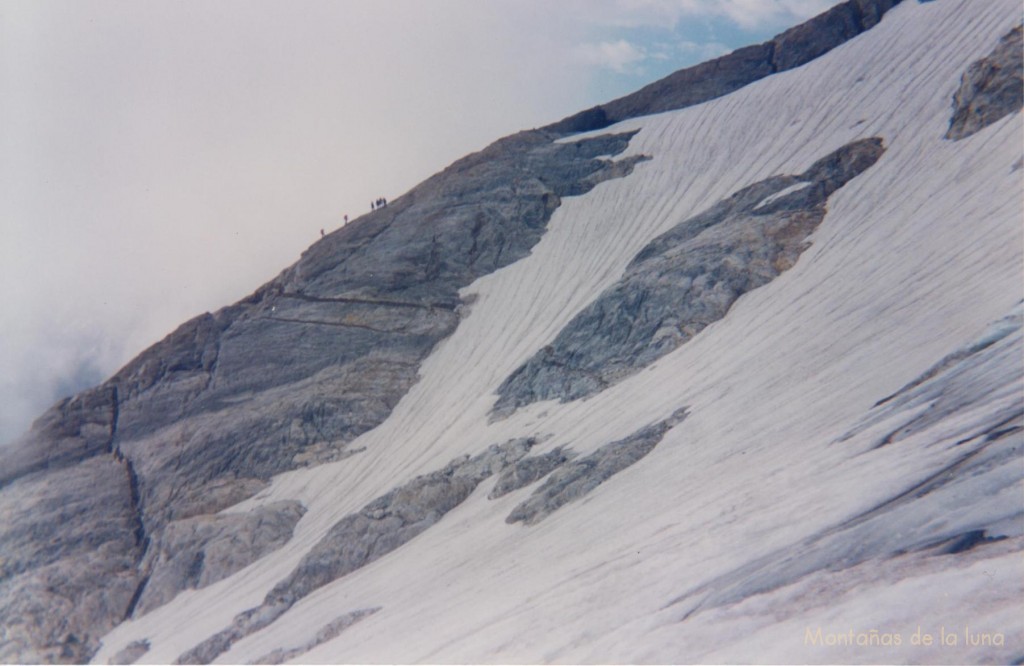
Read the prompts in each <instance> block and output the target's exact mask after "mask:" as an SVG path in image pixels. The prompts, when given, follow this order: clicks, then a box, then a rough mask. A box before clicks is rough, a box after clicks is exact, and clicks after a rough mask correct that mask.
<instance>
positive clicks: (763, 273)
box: [494, 138, 884, 417]
mask: <svg viewBox="0 0 1024 666" xmlns="http://www.w3.org/2000/svg"><path fill="white" fill-rule="evenodd" d="M883 151H884V148H883V147H882V141H881V139H878V138H874V139H864V140H861V141H856V142H853V143H851V144H848V145H846V146H844V147H843V148H841V149H839V150H837V151H836V152H834V153H832V154H830V155H827V156H825V157H823V158H822V159H821V160H819V161H818V162H816V163H814V164H813V165H812V166H811V168H810V169H808V170H807V171H806V172H805V173H803V174H800V175H797V176H773V177H771V178H768V179H766V180H763V181H761V182H758V183H755V184H753V185H750V186H749V187H745V188H743V189H742V190H740V191H739V192H737V193H736V194H734V195H732V196H731V197H729V198H728V199H725V200H724V201H721V202H719V203H718V204H716V205H714V206H712V207H711V208H710V209H708V210H707V211H705V212H703V213H701V214H699V215H697V216H695V217H692V218H690V219H688V220H685V221H683V222H681V223H679V224H678V225H676V226H675V227H673V228H672V229H670V230H669V231H667V232H666V233H664V234H662V235H661V236H659V237H658V238H655V239H654V240H653V241H651V242H650V243H649V244H648V245H647V246H646V247H645V248H644V249H643V250H641V251H640V253H639V254H638V255H637V256H636V258H635V259H634V260H633V261H632V262H631V263H630V265H629V266H628V267H627V268H626V272H625V274H624V275H623V276H622V278H621V279H620V280H619V281H618V282H617V283H616V284H614V285H612V286H611V287H609V288H608V289H607V290H606V291H605V292H604V293H603V294H601V295H600V296H599V297H598V298H597V300H595V301H594V302H593V303H591V304H590V305H589V306H587V307H586V308H585V309H584V310H583V311H582V312H580V313H579V314H578V315H576V317H574V318H573V319H572V321H570V322H569V324H567V325H566V326H565V328H564V329H562V331H561V332H559V334H558V336H557V337H556V338H555V339H554V340H553V341H552V343H551V344H550V345H548V346H546V347H544V348H543V349H542V350H541V351H540V352H538V353H537V354H536V355H534V356H533V357H532V358H531V359H530V360H528V361H527V362H526V363H525V364H523V365H522V366H520V367H519V368H518V369H517V370H516V371H515V372H513V373H512V374H511V375H510V376H509V377H508V379H506V380H505V381H504V382H503V383H502V384H501V386H500V387H499V388H498V395H499V398H498V401H497V402H496V403H495V406H494V414H495V415H496V416H498V417H502V416H507V415H508V414H511V413H512V412H514V411H515V410H516V409H518V408H519V407H522V406H524V405H527V404H530V403H533V402H537V401H540V400H550V399H558V400H561V401H562V402H567V401H569V400H575V399H578V398H583V397H586V396H589V395H593V394H595V393H597V392H599V391H602V390H604V389H605V388H607V387H608V386H610V385H612V384H614V383H615V382H617V381H620V380H621V379H622V378H624V377H627V376H629V375H631V374H633V373H635V372H637V371H638V370H640V369H642V368H644V367H645V366H647V365H649V364H650V363H653V362H654V361H656V360H657V359H659V358H661V357H662V356H664V355H665V354H668V353H669V352H671V351H673V350H674V349H677V348H678V347H679V346H680V345H682V344H684V343H685V342H687V341H688V340H689V339H690V338H692V337H693V336H695V335H697V334H698V333H700V331H701V330H703V329H704V327H706V326H707V325H708V324H710V323H712V322H714V321H716V320H718V319H721V318H722V317H724V316H725V314H726V312H728V310H729V308H730V307H732V304H733V303H734V302H735V301H736V299H738V298H739V297H740V296H742V295H743V294H745V293H746V292H748V291H751V290H752V289H757V288H758V287H760V286H762V285H764V284H766V283H768V282H769V281H771V280H772V279H774V278H775V277H776V276H778V275H779V274H780V273H782V272H783V271H785V270H787V269H788V268H789V267H791V266H792V265H793V264H794V263H795V262H796V260H797V258H798V257H799V256H800V253H801V252H803V250H804V249H806V247H807V244H806V242H805V239H806V238H807V237H808V235H810V233H811V232H813V231H814V230H815V229H816V228H817V227H818V224H820V223H821V220H822V219H823V218H824V217H825V204H826V202H827V201H828V197H829V196H831V194H832V193H833V192H835V191H836V190H838V189H839V188H840V187H842V186H843V185H845V184H846V183H847V182H849V181H850V180H851V179H852V178H854V177H856V176H857V175H858V174H860V173H862V172H863V171H864V170H865V169H867V168H869V167H870V166H871V165H872V164H874V163H875V161H877V160H878V158H879V157H880V156H881V155H882V152H883Z"/></svg>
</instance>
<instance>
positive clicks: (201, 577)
mask: <svg viewBox="0 0 1024 666" xmlns="http://www.w3.org/2000/svg"><path fill="white" fill-rule="evenodd" d="M303 513H305V509H304V508H303V507H302V505H301V504H299V503H298V502H277V503H274V504H269V505H266V506H261V507H259V508H258V509H255V510H253V511H250V512H247V513H240V514H232V513H226V514H217V515H215V516H210V515H202V516H195V517H193V518H185V519H184V520H175V521H172V522H170V523H168V524H167V525H165V526H164V527H163V528H162V529H161V530H160V532H159V533H157V534H154V535H153V536H152V537H151V543H150V545H149V548H148V550H147V552H146V560H145V561H143V564H142V570H143V571H152V572H153V573H152V574H151V575H150V576H149V578H148V580H147V581H146V585H145V588H144V589H143V591H142V592H141V593H140V596H139V600H138V603H137V605H136V607H135V613H136V614H138V615H141V614H143V613H146V612H147V611H149V610H151V609H153V608H156V607H157V606H161V605H163V604H164V603H166V602H167V601H170V600H171V599H172V598H174V595H176V594H177V593H178V592H179V591H181V590H183V589H186V588H202V587H206V586H207V585H210V584H212V583H216V582H217V581H218V580H221V579H224V578H227V577H228V576H230V575H231V574H233V573H235V572H236V571H239V570H240V569H242V568H244V567H245V566H247V565H248V564H250V563H252V562H255V561H256V560H257V559H259V558H260V557H262V556H263V555H265V554H266V553H269V552H271V551H273V550H276V549H277V548H278V547H280V546H282V545H284V544H285V543H286V542H287V541H288V540H289V539H290V538H291V536H292V532H293V531H294V529H295V524H296V523H298V522H299V518H301V517H302V514H303Z"/></svg>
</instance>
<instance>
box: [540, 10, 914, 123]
mask: <svg viewBox="0 0 1024 666" xmlns="http://www.w3.org/2000/svg"><path fill="white" fill-rule="evenodd" d="M899 3H900V0H848V2H843V3H841V4H838V5H836V6H835V7H833V8H831V9H829V10H828V11H826V12H825V13H823V14H820V15H818V16H815V17H814V18H812V19H811V20H809V21H807V22H805V23H803V24H801V25H798V26H796V27H794V28H790V29H789V30H787V31H786V32H783V33H782V34H780V35H776V36H775V37H774V38H773V39H771V40H769V41H767V42H764V43H763V44H757V45H754V46H747V47H744V48H741V49H737V50H736V51H733V52H732V53H729V54H728V55H724V56H722V57H720V58H715V59H714V60H709V61H707V62H704V63H701V64H699V65H695V66H693V67H688V68H687V69H681V70H679V71H677V72H673V73H672V74H669V75H668V76H666V77H665V78H663V79H659V80H658V81H655V82H654V83H652V84H650V85H648V86H645V87H643V88H641V89H640V90H638V91H636V92H635V93H631V94H629V95H626V96H625V97H620V98H619V99H616V100H613V101H611V102H608V103H606V104H601V105H599V106H595V107H593V108H591V109H587V110H586V111H581V112H580V113H577V114H574V115H572V116H569V117H568V118H564V119H562V120H560V121H558V122H557V123H554V124H553V125H550V126H549V127H548V129H551V130H555V131H560V132H585V131H588V130H595V129H601V128H602V127H607V126H608V125H612V124H614V123H617V122H620V121H622V120H626V119H628V118H636V117H638V116H645V115H649V114H652V113H661V112H663V111H672V110H674V109H683V108H686V107H688V106H694V105H696V104H701V103H703V102H707V101H708V100H712V99H715V98H717V97H722V96H723V95H727V94H729V93H731V92H733V91H734V90H739V89H740V88H742V87H743V86H745V85H748V84H750V83H753V82H754V81H759V80H760V79H763V78H765V77H766V76H770V75H772V74H775V73H776V72H782V71H785V70H788V69H793V68H795V67H799V66H800V65H804V64H806V63H808V62H810V61H811V60H814V59H815V58H817V57H818V56H820V55H822V54H824V53H827V52H828V51H831V50H832V49H834V48H835V47H837V46H839V45H840V44H842V43H844V42H846V41H848V40H850V39H852V38H854V37H856V36H857V35H859V34H861V33H862V32H864V31H866V30H869V29H870V28H872V27H874V26H875V25H876V24H877V23H878V22H879V21H880V20H882V16H883V15H884V14H885V13H886V12H887V11H889V10H890V9H892V8H893V7H894V6H895V5H897V4H899Z"/></svg>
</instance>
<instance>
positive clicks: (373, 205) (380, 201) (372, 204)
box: [320, 197, 388, 238]
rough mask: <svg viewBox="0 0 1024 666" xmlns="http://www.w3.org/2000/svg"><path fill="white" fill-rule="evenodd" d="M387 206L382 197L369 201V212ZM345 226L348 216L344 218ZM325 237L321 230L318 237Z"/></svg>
mask: <svg viewBox="0 0 1024 666" xmlns="http://www.w3.org/2000/svg"><path fill="white" fill-rule="evenodd" d="M387 206H388V200H387V199H385V198H384V197H380V198H379V199H377V200H376V201H371V202H370V210H371V211H374V210H377V209H379V208H387ZM345 224H348V215H346V216H345ZM325 235H326V234H325V233H324V230H323V229H321V230H320V237H321V238H323V237H324V236H325Z"/></svg>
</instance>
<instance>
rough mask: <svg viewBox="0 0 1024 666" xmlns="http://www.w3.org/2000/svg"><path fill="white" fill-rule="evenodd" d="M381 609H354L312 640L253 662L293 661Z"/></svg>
mask: <svg viewBox="0 0 1024 666" xmlns="http://www.w3.org/2000/svg"><path fill="white" fill-rule="evenodd" d="M379 610H380V606H377V607H376V608H364V609H361V610H357V611H352V612H351V613H345V614H344V615H341V616H339V617H337V618H335V619H334V620H332V621H331V622H329V623H328V624H325V625H324V627H323V629H321V630H320V631H318V632H317V633H316V636H314V637H313V639H312V640H310V641H307V642H305V643H303V644H302V645H299V646H297V647H293V648H288V649H277V650H274V651H273V652H268V653H267V654H265V655H263V656H262V657H260V658H259V659H257V660H256V661H254V662H253V663H254V664H283V663H285V662H286V661H291V660H292V659H294V658H295V657H298V656H299V655H303V654H306V653H307V652H309V651H310V650H312V649H313V648H315V647H316V646H317V645H320V644H321V643H326V642H327V641H329V640H332V639H334V638H337V637H338V636H340V635H341V632H343V631H345V630H346V629H348V628H349V627H351V626H352V625H353V624H355V623H356V622H359V621H360V620H362V619H364V618H367V617H369V616H370V615H373V614H374V613H376V612H377V611H379Z"/></svg>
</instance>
